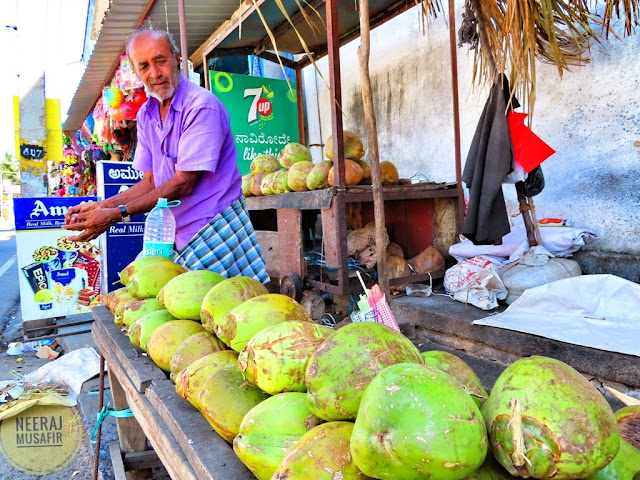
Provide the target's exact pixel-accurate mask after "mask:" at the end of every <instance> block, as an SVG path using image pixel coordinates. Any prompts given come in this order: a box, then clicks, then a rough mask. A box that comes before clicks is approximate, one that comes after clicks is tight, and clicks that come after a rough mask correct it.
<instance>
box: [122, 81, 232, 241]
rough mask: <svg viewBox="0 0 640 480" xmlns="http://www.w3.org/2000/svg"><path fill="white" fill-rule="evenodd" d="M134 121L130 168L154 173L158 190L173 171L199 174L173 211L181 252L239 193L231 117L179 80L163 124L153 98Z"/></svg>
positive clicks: (215, 101)
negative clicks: (133, 149) (135, 130)
mask: <svg viewBox="0 0 640 480" xmlns="http://www.w3.org/2000/svg"><path fill="white" fill-rule="evenodd" d="M137 123H138V125H137V136H138V145H137V147H136V152H135V156H134V159H133V168H135V169H136V170H139V171H142V172H153V178H154V181H155V186H156V188H157V187H158V186H160V185H162V184H163V183H165V182H166V181H167V180H169V179H171V178H173V176H174V175H175V172H176V171H182V172H191V171H201V172H203V174H202V177H201V178H200V181H199V182H198V184H197V185H196V186H195V188H194V189H193V191H192V192H191V194H190V195H188V196H186V197H183V198H182V199H181V202H182V203H181V204H180V206H178V207H176V208H174V209H172V212H173V214H174V216H175V218H176V247H177V248H178V249H181V248H182V247H184V246H185V245H186V244H187V243H188V242H189V240H191V239H192V238H193V236H194V235H195V234H196V233H198V231H199V230H200V229H201V228H202V227H204V226H205V225H206V224H208V223H209V222H210V221H211V220H212V219H213V217H215V216H216V215H217V214H218V213H220V212H221V211H222V210H224V209H225V208H227V207H228V206H229V205H231V204H232V203H233V202H235V201H236V200H237V199H238V198H240V196H241V195H242V187H241V185H242V179H241V177H240V172H239V170H238V167H237V163H236V162H237V155H236V148H235V143H234V140H233V134H232V133H231V127H230V124H229V114H228V113H227V111H226V109H225V108H224V106H223V105H222V103H221V102H220V100H218V98H217V97H216V96H215V95H214V94H213V93H211V92H209V91H207V90H205V89H204V88H202V87H200V86H198V85H195V84H194V83H192V82H190V81H188V80H187V79H186V78H184V77H182V76H181V77H180V84H179V86H178V88H177V89H176V92H175V94H174V96H173V99H172V100H171V105H170V107H169V112H168V113H167V116H166V118H165V119H164V123H162V122H161V121H160V111H159V108H158V100H156V99H155V98H153V97H150V98H149V100H147V102H146V103H145V104H144V105H143V106H142V107H141V108H140V110H139V112H138V115H137Z"/></svg>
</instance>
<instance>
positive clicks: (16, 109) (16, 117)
mask: <svg viewBox="0 0 640 480" xmlns="http://www.w3.org/2000/svg"><path fill="white" fill-rule="evenodd" d="M13 125H14V127H13V128H15V138H16V152H15V158H18V159H19V158H20V97H18V96H17V95H14V96H13Z"/></svg>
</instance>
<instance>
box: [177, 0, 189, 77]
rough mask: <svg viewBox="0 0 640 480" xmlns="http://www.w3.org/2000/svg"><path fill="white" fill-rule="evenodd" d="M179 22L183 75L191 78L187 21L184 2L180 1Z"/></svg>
mask: <svg viewBox="0 0 640 480" xmlns="http://www.w3.org/2000/svg"><path fill="white" fill-rule="evenodd" d="M178 20H179V22H180V54H181V55H182V75H184V76H185V77H187V78H189V50H188V48H187V20H186V16H185V11H184V0H178Z"/></svg>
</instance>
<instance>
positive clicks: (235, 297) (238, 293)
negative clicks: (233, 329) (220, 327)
mask: <svg viewBox="0 0 640 480" xmlns="http://www.w3.org/2000/svg"><path fill="white" fill-rule="evenodd" d="M267 293H269V291H268V290H267V287H265V286H264V285H262V284H261V283H260V282H259V281H257V280H256V279H254V278H251V277H233V278H228V279H226V280H223V281H222V282H220V283H218V284H217V285H215V286H214V287H213V288H211V290H209V292H207V294H206V295H205V297H204V299H203V300H202V307H201V309H200V318H201V319H202V325H203V326H204V328H206V329H207V330H208V331H209V332H212V333H215V331H214V329H215V324H216V323H217V322H218V321H219V320H220V319H221V318H222V317H224V316H225V315H226V314H227V313H229V312H230V311H231V310H233V309H234V308H236V307H237V306H238V305H241V304H242V303H244V302H246V301H247V300H249V299H250V298H253V297H257V296H258V295H265V294H267ZM222 341H223V342H224V343H227V342H228V341H229V339H228V338H226V339H222Z"/></svg>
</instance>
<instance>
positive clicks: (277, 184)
mask: <svg viewBox="0 0 640 480" xmlns="http://www.w3.org/2000/svg"><path fill="white" fill-rule="evenodd" d="M288 179H289V170H278V171H277V172H276V173H275V174H274V175H273V183H272V185H271V191H272V192H273V193H275V194H279V193H288V192H290V191H291V189H290V188H289V182H288Z"/></svg>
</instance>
